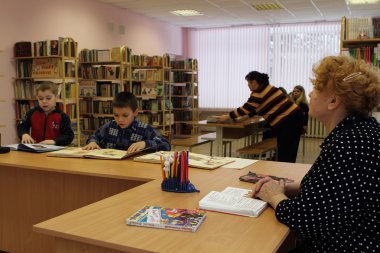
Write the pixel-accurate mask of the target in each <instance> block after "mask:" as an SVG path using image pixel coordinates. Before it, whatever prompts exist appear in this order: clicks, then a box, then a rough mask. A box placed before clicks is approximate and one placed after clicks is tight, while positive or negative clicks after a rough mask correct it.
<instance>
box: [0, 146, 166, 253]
mask: <svg viewBox="0 0 380 253" xmlns="http://www.w3.org/2000/svg"><path fill="white" fill-rule="evenodd" d="M142 168H143V169H142ZM158 178H160V172H159V170H158V169H157V166H155V165H153V164H141V163H134V162H131V161H124V160H123V161H109V160H108V161H107V160H96V161H95V160H92V159H78V158H72V159H71V158H54V157H47V156H46V154H32V153H27V152H18V151H11V152H10V153H7V154H1V155H0V251H1V250H3V251H7V252H12V253H20V252H25V253H26V252H27V253H31V252H32V253H33V252H35V253H45V252H46V253H51V252H54V238H53V237H49V236H45V235H42V234H38V233H34V232H32V226H33V225H34V224H36V223H39V222H42V221H44V220H47V219H50V218H53V217H56V216H58V215H61V214H64V213H67V212H69V211H72V210H75V209H77V208H79V207H83V206H86V205H89V204H91V203H94V202H96V201H98V200H101V199H104V198H107V197H110V196H112V195H115V194H117V193H120V192H123V191H125V190H128V189H131V188H133V187H136V186H139V185H141V184H144V183H146V182H149V181H151V180H154V179H158Z"/></svg>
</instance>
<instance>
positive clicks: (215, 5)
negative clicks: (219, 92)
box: [97, 0, 380, 28]
mask: <svg viewBox="0 0 380 253" xmlns="http://www.w3.org/2000/svg"><path fill="white" fill-rule="evenodd" d="M97 1H101V2H104V3H107V4H111V5H114V6H117V7H119V8H123V9H128V10H130V11H132V12H135V13H139V14H142V15H144V16H147V17H150V18H154V19H157V20H160V21H164V22H167V23H170V24H173V25H177V26H181V27H197V28H200V27H223V26H239V25H260V24H277V23H299V22H313V21H336V20H340V18H341V17H342V16H348V17H350V16H351V17H357V16H380V3H377V4H371V5H368V4H367V5H348V4H347V3H346V0H97ZM274 2H275V3H279V4H280V5H282V6H283V7H284V9H281V10H272V11H257V10H256V9H255V8H253V7H252V5H253V4H263V3H274ZM181 9H193V10H197V11H199V12H201V13H203V14H204V15H202V16H195V17H179V16H176V15H174V14H172V13H170V11H174V10H181Z"/></svg>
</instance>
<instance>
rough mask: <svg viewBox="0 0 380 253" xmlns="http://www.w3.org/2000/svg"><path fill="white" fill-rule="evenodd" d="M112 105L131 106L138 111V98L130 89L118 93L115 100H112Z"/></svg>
mask: <svg viewBox="0 0 380 253" xmlns="http://www.w3.org/2000/svg"><path fill="white" fill-rule="evenodd" d="M112 107H119V108H121V107H129V108H131V109H132V111H136V109H137V99H136V97H135V95H133V94H132V93H130V92H128V91H123V92H120V93H118V94H117V95H116V96H115V97H114V99H113V101H112Z"/></svg>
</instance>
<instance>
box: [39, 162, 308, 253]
mask: <svg viewBox="0 0 380 253" xmlns="http://www.w3.org/2000/svg"><path fill="white" fill-rule="evenodd" d="M309 167H310V165H304V164H288V163H275V162H267V161H259V162H257V163H255V164H253V165H252V166H250V167H249V168H246V169H244V170H231V169H217V170H214V171H207V170H199V169H191V170H190V179H191V181H192V182H193V183H194V185H195V186H196V187H197V188H198V189H200V190H201V192H200V193H188V194H177V193H170V192H163V191H161V190H160V180H154V181H151V182H149V183H146V184H144V185H143V186H139V187H136V188H133V189H130V190H128V191H125V192H122V193H120V194H117V195H115V196H113V197H111V198H107V199H104V200H102V201H99V202H96V203H94V204H92V205H89V206H86V207H83V208H80V209H78V210H75V211H72V212H70V213H67V214H64V215H62V216H59V217H56V218H53V219H51V220H48V221H45V222H42V223H39V224H37V225H35V226H34V231H36V232H40V233H43V234H46V235H50V236H54V237H55V242H56V244H55V246H56V253H67V252H75V253H79V252H81V253H84V252H92V253H106V252H107V253H120V252H165V253H172V252H173V253H176V252H208V253H209V252H276V250H277V249H278V248H279V247H280V245H281V244H282V242H283V241H284V240H285V239H286V238H287V236H288V234H289V229H288V228H287V227H286V226H285V225H282V224H281V223H279V222H278V221H277V220H276V218H275V215H274V211H273V209H271V208H267V209H266V210H265V211H264V212H263V213H262V214H261V215H260V217H259V218H250V217H242V216H236V215H228V214H221V213H215V212H208V213H207V218H206V220H205V222H204V223H203V224H202V225H201V226H200V228H199V230H198V231H197V232H196V233H190V232H181V231H171V230H162V229H154V228H144V227H133V226H127V225H126V224H125V219H126V218H127V217H129V216H130V215H132V214H133V213H134V212H136V210H138V209H140V208H141V207H143V206H144V205H160V206H164V207H179V208H190V209H194V208H197V207H198V202H199V200H200V199H201V198H202V197H204V196H205V195H206V194H207V193H208V192H209V191H211V190H223V189H224V188H225V187H226V186H236V187H244V188H251V187H252V186H253V185H252V184H250V183H246V182H240V181H239V180H238V177H239V176H240V175H243V174H246V173H247V172H248V171H249V170H253V171H256V172H262V173H270V174H274V175H278V176H287V177H290V178H292V179H296V180H300V179H301V178H302V176H303V175H304V174H305V173H306V172H307V170H308V169H309Z"/></svg>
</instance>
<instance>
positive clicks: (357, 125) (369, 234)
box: [276, 116, 380, 252]
mask: <svg viewBox="0 0 380 253" xmlns="http://www.w3.org/2000/svg"><path fill="white" fill-rule="evenodd" d="M276 217H277V219H278V220H279V221H280V222H281V223H283V224H285V225H287V226H289V228H290V229H292V230H293V231H294V232H295V233H296V235H297V237H298V238H299V239H300V240H301V242H302V243H301V245H302V247H303V251H305V252H380V124H379V123H378V122H377V121H376V120H375V119H374V118H367V119H364V118H360V117H357V116H348V117H347V118H345V119H344V120H343V121H342V122H340V123H339V124H338V125H337V126H336V127H335V129H334V130H333V131H332V132H331V133H330V134H329V135H328V136H327V138H326V139H325V140H324V141H323V143H322V145H321V153H320V155H319V157H318V158H317V160H316V161H315V163H314V164H313V166H312V167H311V169H310V171H309V172H308V173H307V174H306V175H305V177H304V178H303V179H302V182H301V191H300V194H299V195H298V196H297V197H295V198H292V199H288V200H283V201H281V202H280V203H279V204H278V206H277V208H276Z"/></svg>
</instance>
